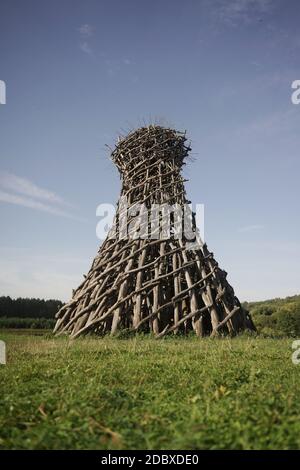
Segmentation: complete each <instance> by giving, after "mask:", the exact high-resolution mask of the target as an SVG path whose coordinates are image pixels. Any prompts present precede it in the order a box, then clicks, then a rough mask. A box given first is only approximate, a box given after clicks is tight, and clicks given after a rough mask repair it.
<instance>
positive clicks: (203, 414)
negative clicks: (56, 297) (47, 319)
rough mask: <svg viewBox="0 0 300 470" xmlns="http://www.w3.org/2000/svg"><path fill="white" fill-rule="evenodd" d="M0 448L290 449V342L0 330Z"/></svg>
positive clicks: (293, 435)
mask: <svg viewBox="0 0 300 470" xmlns="http://www.w3.org/2000/svg"><path fill="white" fill-rule="evenodd" d="M0 339H2V340H5V341H6V343H7V349H8V364H7V365H6V366H0V392H1V395H0V448H1V449H75V448H76V449H296V448H297V449H299V448H300V396H299V390H300V366H295V365H293V364H292V361H291V354H292V349H291V343H292V341H291V340H290V339H281V340H278V339H277V340H276V339H265V338H253V337H240V338H235V339H215V340H211V339H205V340H197V339H196V338H194V337H193V338H188V339H184V338H178V339H175V338H169V339H166V340H160V341H157V340H154V339H151V338H141V337H138V338H131V339H126V340H125V339H111V338H104V339H92V338H87V339H80V340H76V341H68V340H67V339H66V338H58V339H53V338H51V336H50V335H49V334H48V335H46V336H34V335H33V334H32V333H31V334H29V333H28V334H24V332H23V334H21V335H18V334H16V333H13V332H8V331H3V332H0Z"/></svg>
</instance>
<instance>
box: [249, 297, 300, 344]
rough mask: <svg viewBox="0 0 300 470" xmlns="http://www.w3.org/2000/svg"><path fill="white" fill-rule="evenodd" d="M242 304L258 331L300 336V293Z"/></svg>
mask: <svg viewBox="0 0 300 470" xmlns="http://www.w3.org/2000/svg"><path fill="white" fill-rule="evenodd" d="M243 305H244V307H245V308H246V309H247V310H249V311H250V313H251V315H252V318H253V320H254V323H255V326H256V328H257V331H258V333H260V334H263V335H265V336H271V337H284V336H291V337H294V338H296V337H299V336H300V295H294V296H292V297H286V298H285V299H272V300H264V301H261V302H244V304H243Z"/></svg>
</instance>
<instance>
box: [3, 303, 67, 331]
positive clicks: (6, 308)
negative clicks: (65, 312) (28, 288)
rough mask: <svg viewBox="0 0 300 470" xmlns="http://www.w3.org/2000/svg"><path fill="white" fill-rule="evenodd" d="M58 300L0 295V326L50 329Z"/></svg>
mask: <svg viewBox="0 0 300 470" xmlns="http://www.w3.org/2000/svg"><path fill="white" fill-rule="evenodd" d="M62 305H63V302H61V301H60V300H44V299H29V298H25V299H24V298H21V297H19V298H18V299H12V298H11V297H8V296H6V297H5V296H3V297H0V328H33V329H40V328H42V329H52V328H53V326H54V323H55V320H54V317H55V314H56V312H57V311H58V310H59V309H60V308H61V307H62Z"/></svg>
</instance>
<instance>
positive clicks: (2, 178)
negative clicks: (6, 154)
mask: <svg viewBox="0 0 300 470" xmlns="http://www.w3.org/2000/svg"><path fill="white" fill-rule="evenodd" d="M0 187H1V188H4V189H8V190H12V191H14V192H17V193H20V194H24V195H25V196H30V197H33V198H37V199H42V200H44V201H47V202H49V203H54V204H67V203H65V201H64V200H63V199H62V198H61V197H60V196H58V195H57V194H55V193H53V192H52V191H48V190H47V189H44V188H41V187H39V186H37V185H36V184H34V183H32V182H31V181H29V180H28V179H26V178H21V177H20V176H16V175H14V174H12V173H9V172H7V171H0ZM67 205H69V204H67Z"/></svg>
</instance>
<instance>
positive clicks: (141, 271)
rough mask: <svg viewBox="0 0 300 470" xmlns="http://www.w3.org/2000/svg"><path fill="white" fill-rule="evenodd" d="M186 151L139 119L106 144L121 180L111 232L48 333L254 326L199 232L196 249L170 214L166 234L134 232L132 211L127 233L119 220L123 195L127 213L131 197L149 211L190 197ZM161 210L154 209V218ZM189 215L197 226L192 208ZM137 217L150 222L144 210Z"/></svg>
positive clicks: (174, 137) (215, 331)
mask: <svg viewBox="0 0 300 470" xmlns="http://www.w3.org/2000/svg"><path fill="white" fill-rule="evenodd" d="M189 151H190V147H189V145H188V144H187V140H186V136H185V133H180V132H177V131H174V130H172V129H168V128H164V127H160V126H153V125H151V126H148V127H142V128H140V129H138V130H136V131H134V132H132V133H130V134H129V135H128V136H126V137H125V138H120V139H119V142H118V144H117V146H116V148H115V150H114V151H113V152H112V160H113V162H114V163H115V165H116V166H117V168H118V170H119V172H120V176H121V180H122V190H121V198H120V200H119V203H118V206H117V212H116V217H115V225H114V227H113V229H114V232H115V237H112V236H111V233H110V235H109V236H107V238H106V240H105V241H104V242H103V244H102V246H101V247H100V249H99V251H98V254H97V256H96V258H95V259H94V261H93V263H92V266H91V268H90V271H89V272H88V274H87V275H86V276H85V278H84V280H83V282H82V283H81V284H80V286H79V287H78V288H77V289H76V290H75V291H73V298H72V299H71V300H70V301H69V302H68V303H67V304H66V305H64V306H63V307H62V309H61V310H60V311H59V312H58V313H57V315H56V317H57V323H56V326H55V330H54V331H55V333H57V334H61V333H68V334H69V335H70V336H71V337H73V338H76V337H78V336H80V335H83V334H87V333H95V334H99V335H102V334H105V333H108V332H109V333H111V334H115V333H116V332H117V331H118V330H122V329H129V330H133V331H143V332H153V334H154V335H155V336H156V337H157V338H160V337H162V336H164V335H166V334H168V333H170V332H173V333H185V334H186V333H188V332H190V331H194V332H195V333H196V335H197V336H199V337H202V336H206V335H212V336H214V335H219V334H226V333H227V334H231V335H233V334H236V333H238V332H240V331H242V330H245V329H249V330H255V326H254V324H253V322H252V320H251V317H250V315H249V313H248V312H247V311H246V310H245V309H244V308H243V307H242V306H241V304H240V302H239V300H238V299H237V297H236V296H235V294H234V291H233V288H232V287H231V286H230V285H229V283H228V281H227V279H226V277H227V273H226V272H225V271H223V270H222V269H220V268H219V266H218V263H217V262H216V261H215V259H214V256H213V254H212V253H211V252H210V251H209V250H208V248H207V246H206V244H204V243H202V242H201V240H200V238H199V236H198V235H196V237H195V240H194V241H196V242H197V249H189V245H188V241H187V238H186V237H185V236H182V237H178V236H175V235H176V231H175V230H174V224H175V222H174V219H173V226H172V223H171V230H170V232H169V233H168V234H167V236H166V234H165V233H164V234H162V233H161V232H162V230H161V228H160V227H161V226H158V228H157V226H156V228H155V229H154V234H153V225H151V228H152V232H151V237H148V238H141V237H139V236H137V234H136V233H137V230H136V222H135V221H136V218H134V216H130V215H129V216H128V219H127V220H126V227H125V228H127V229H128V230H127V233H128V236H124V234H123V231H124V224H123V226H122V228H121V226H120V221H121V220H123V219H122V216H123V213H122V211H123V210H124V208H123V202H122V201H124V199H125V200H126V201H127V205H128V212H127V213H129V214H132V213H136V208H137V206H138V204H142V205H143V207H146V208H147V209H148V210H149V211H150V213H152V212H151V211H153V207H156V206H155V205H158V204H159V205H164V204H168V205H173V206H174V205H177V207H178V206H180V207H183V206H185V205H186V204H188V203H189V201H187V198H186V192H185V188H184V182H185V180H184V179H183V177H182V176H181V169H182V166H183V165H184V164H185V159H186V157H187V156H188V153H189ZM153 205H154V206H153ZM164 217H165V215H163V214H161V213H160V212H159V221H160V222H161V221H163V218H164ZM190 219H191V220H192V228H193V230H196V227H195V217H194V214H193V213H192V212H191V213H190ZM169 220H171V222H172V216H170V219H169ZM151 223H152V222H151ZM144 224H146V225H147V228H149V226H150V221H149V218H148V219H146V222H144ZM141 226H142V224H140V227H141Z"/></svg>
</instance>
